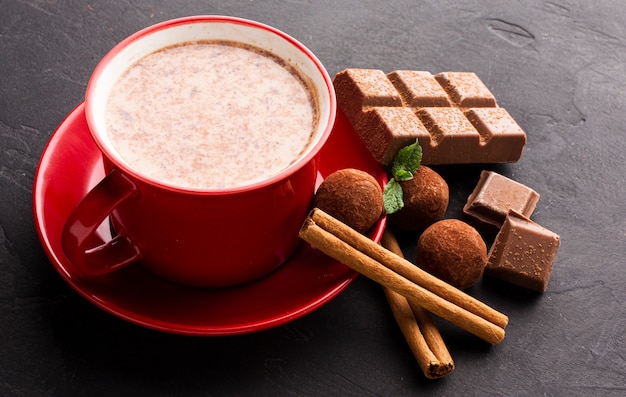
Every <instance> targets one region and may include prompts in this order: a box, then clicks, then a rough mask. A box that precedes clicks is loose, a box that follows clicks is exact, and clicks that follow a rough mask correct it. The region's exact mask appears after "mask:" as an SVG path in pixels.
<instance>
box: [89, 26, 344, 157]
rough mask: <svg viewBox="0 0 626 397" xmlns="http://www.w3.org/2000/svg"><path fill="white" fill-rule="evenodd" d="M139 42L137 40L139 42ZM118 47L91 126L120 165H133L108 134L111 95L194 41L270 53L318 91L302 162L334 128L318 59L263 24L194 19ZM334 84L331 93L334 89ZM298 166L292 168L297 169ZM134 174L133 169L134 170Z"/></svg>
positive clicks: (93, 96)
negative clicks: (142, 68) (141, 65)
mask: <svg viewBox="0 0 626 397" xmlns="http://www.w3.org/2000/svg"><path fill="white" fill-rule="evenodd" d="M135 36H137V37H135ZM135 36H131V38H130V39H127V40H126V41H123V42H122V43H120V44H119V45H118V46H117V47H115V48H114V49H113V50H111V52H110V53H109V54H107V56H106V57H105V58H104V59H103V61H102V62H101V63H100V64H99V65H98V67H97V68H96V71H95V72H94V75H93V77H92V79H91V81H90V82H89V87H88V89H87V105H86V112H87V120H88V122H89V126H90V129H91V131H92V133H93V134H94V135H95V138H96V140H97V141H98V143H99V144H100V146H101V149H102V150H104V151H106V152H107V154H108V155H109V156H111V155H113V157H114V158H115V159H116V161H117V162H118V163H122V164H126V166H127V167H128V164H127V163H125V161H124V160H123V159H122V158H121V157H120V156H119V155H118V154H117V152H116V150H115V148H114V146H113V145H112V144H111V142H110V140H109V138H108V134H106V129H105V125H106V124H105V106H106V102H107V99H108V96H109V92H110V90H111V88H112V86H113V85H114V84H115V82H116V81H117V80H118V79H119V77H120V76H121V75H122V74H123V73H124V72H125V71H126V70H127V69H128V68H129V67H130V66H131V65H132V64H134V63H135V62H136V61H138V60H140V59H141V58H143V57H145V56H147V55H149V54H151V53H153V52H155V51H158V50H160V49H162V48H165V47H168V46H172V45H176V44H180V43H185V42H189V41H210V40H227V41H236V42H240V43H244V44H248V45H253V46H256V47H259V48H261V49H264V50H266V51H269V52H271V53H273V54H274V55H277V56H278V57H280V58H282V59H283V60H285V61H286V62H288V63H289V64H290V65H291V66H293V67H295V68H297V69H298V70H299V71H300V72H301V73H302V74H303V75H304V76H306V77H308V78H309V79H310V81H311V82H312V83H313V85H314V86H315V87H316V92H317V96H318V97H317V103H318V106H319V108H318V111H319V116H320V118H319V120H320V121H319V123H318V128H317V130H316V132H315V134H314V135H313V139H312V143H311V145H309V149H308V151H307V152H306V153H304V154H303V155H302V157H301V159H300V161H301V160H302V159H304V158H306V157H307V155H309V153H310V152H311V151H312V150H313V149H314V148H315V147H316V146H318V143H319V141H320V139H321V138H322V137H323V136H324V132H325V131H326V130H327V128H330V126H329V122H332V120H331V119H332V115H333V114H334V110H333V109H331V108H332V104H333V103H334V99H332V98H331V96H333V95H334V94H333V92H334V91H333V89H332V83H330V78H329V77H328V74H327V72H326V71H325V70H324V68H323V66H321V63H320V62H319V61H318V60H317V58H315V56H314V55H313V54H312V53H311V52H310V51H309V50H308V49H306V48H305V47H304V46H303V45H302V44H300V43H299V42H297V41H296V40H295V39H293V38H291V37H289V36H288V35H286V34H284V33H282V32H279V31H277V30H275V29H273V28H270V27H268V26H265V25H262V24H259V23H257V22H252V21H247V20H242V19H237V18H232V19H229V18H225V17H219V18H217V19H212V18H210V17H207V18H202V17H200V18H195V19H194V18H189V19H185V20H180V21H179V22H176V23H172V24H162V25H156V27H153V28H152V29H151V28H148V29H146V30H145V31H142V32H139V33H138V34H136V35H135ZM329 84H330V87H329ZM300 161H298V162H296V163H295V164H294V165H292V166H291V167H290V168H292V167H294V166H297V165H298V164H299V163H300ZM128 168H130V167H128Z"/></svg>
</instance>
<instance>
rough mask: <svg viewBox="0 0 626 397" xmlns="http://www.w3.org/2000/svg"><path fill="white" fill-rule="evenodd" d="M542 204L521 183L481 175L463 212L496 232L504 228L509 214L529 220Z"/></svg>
mask: <svg viewBox="0 0 626 397" xmlns="http://www.w3.org/2000/svg"><path fill="white" fill-rule="evenodd" d="M537 201H539V193H537V192H536V191H534V190H533V189H531V188H529V187H528V186H525V185H523V184H521V183H519V182H516V181H514V180H512V179H509V178H507V177H506V176H503V175H500V174H498V173H496V172H493V171H482V172H481V173H480V179H479V180H478V183H477V184H476V187H475V188H474V191H473V192H472V194H470V195H469V197H468V198H467V203H466V204H465V206H464V207H463V212H464V213H465V214H467V215H469V216H470V217H472V218H474V219H476V220H478V221H480V222H482V223H484V224H488V225H493V226H495V227H497V228H499V227H501V226H502V223H503V222H504V219H505V218H506V216H507V215H508V213H509V210H511V209H512V210H515V211H517V212H519V213H520V214H522V215H524V216H526V217H530V215H531V214H532V213H533V211H534V210H535V207H536V206H537Z"/></svg>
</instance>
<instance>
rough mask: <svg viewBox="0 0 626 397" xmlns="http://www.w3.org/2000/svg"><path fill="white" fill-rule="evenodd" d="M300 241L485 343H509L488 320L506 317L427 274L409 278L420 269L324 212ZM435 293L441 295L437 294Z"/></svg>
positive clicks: (306, 226) (307, 223)
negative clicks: (416, 280)
mask: <svg viewBox="0 0 626 397" xmlns="http://www.w3.org/2000/svg"><path fill="white" fill-rule="evenodd" d="M322 226H323V227H322ZM339 236H341V238H340V237H339ZM300 237H301V238H302V239H303V240H305V241H307V242H309V243H310V244H312V245H313V246H315V247H317V249H319V250H320V251H322V252H324V253H325V254H327V255H329V256H331V257H333V258H335V259H337V260H338V261H340V262H342V263H343V264H345V265H347V266H349V267H351V268H353V269H354V270H356V271H357V272H359V273H361V274H363V275H364V276H366V277H368V278H370V279H372V280H374V281H376V282H378V283H379V284H381V285H383V286H386V287H388V288H390V289H391V290H393V291H395V292H397V293H399V294H401V295H403V296H405V297H406V298H407V299H408V300H409V301H414V302H415V303H417V304H418V305H420V306H422V307H423V308H424V309H426V310H428V311H429V312H431V313H434V314H436V315H438V316H439V317H442V318H444V319H446V320H448V321H450V322H452V323H453V324H456V325H457V326H459V327H461V328H463V329H465V330H466V331H468V332H470V333H472V334H474V335H476V336H478V337H479V338H482V339H484V340H485V341H487V342H489V343H491V344H498V343H500V342H502V340H503V339H504V329H503V327H501V326H500V325H499V324H496V323H492V322H490V321H489V320H487V319H486V318H499V319H500V323H505V324H506V323H507V322H508V319H507V317H506V316H504V315H503V314H501V313H498V312H497V311H495V310H493V309H491V308H490V307H489V306H487V305H485V304H483V303H481V302H479V301H477V300H476V299H474V298H472V297H470V296H469V295H467V294H465V293H463V292H462V291H459V290H458V289H456V288H454V287H452V286H450V285H449V284H446V283H445V282H443V281H441V280H439V279H437V278H435V277H433V276H431V275H430V274H428V273H426V272H423V271H422V272H409V271H408V270H410V268H416V267H415V266H414V265H413V264H411V263H410V262H408V261H406V260H405V259H403V258H400V257H398V256H397V255H395V254H393V253H392V252H390V251H388V250H387V249H385V248H383V247H381V246H379V245H378V244H376V243H374V242H373V241H371V240H370V239H368V238H367V237H365V236H363V235H361V234H360V233H358V232H356V231H354V230H352V229H351V228H349V227H348V226H346V225H345V224H343V223H341V222H340V221H338V220H336V219H334V218H332V217H331V216H329V215H328V214H325V213H323V211H321V210H319V209H317V208H316V209H314V210H313V211H312V212H311V214H310V215H309V217H308V218H307V219H306V220H305V222H304V224H303V226H302V229H301V230H300ZM366 253H367V254H366ZM368 254H372V256H369V255H368ZM380 259H382V260H380ZM398 265H400V266H398ZM392 267H394V269H393V270H392ZM398 269H400V270H401V271H402V272H403V273H406V274H409V273H410V274H411V276H416V275H417V276H419V277H418V279H419V282H417V283H416V282H414V281H411V280H409V279H407V278H406V277H405V276H404V275H402V274H399V272H397V270H398ZM422 273H425V275H424V274H422ZM424 286H428V289H426V288H424ZM431 288H432V290H434V291H436V292H437V293H438V294H440V295H438V294H435V293H433V292H432V290H430V289H431ZM468 308H471V309H472V310H473V311H470V310H469V309H468Z"/></svg>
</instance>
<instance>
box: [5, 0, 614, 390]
mask: <svg viewBox="0 0 626 397" xmlns="http://www.w3.org/2000/svg"><path fill="white" fill-rule="evenodd" d="M0 10H2V11H0V93H1V94H0V149H1V154H0V197H1V200H0V395H3V396H4V395H7V396H12V395H15V396H74V395H89V396H94V395H133V396H136V395H272V396H277V395H358V396H368V395H381V396H401V395H436V396H444V395H445V396H452V395H503V396H511V395H518V396H539V395H545V396H561V395H562V396H622V395H624V394H625V393H626V375H625V373H626V363H625V360H626V347H625V340H626V335H625V331H624V330H625V329H626V306H625V303H624V302H626V296H625V295H626V294H625V285H626V275H625V274H626V272H625V270H624V254H625V253H626V217H625V211H624V200H625V199H626V178H625V176H624V175H625V165H626V161H625V160H626V154H625V153H626V140H625V139H624V129H625V128H626V127H625V126H626V123H625V122H624V121H625V119H624V110H625V109H626V95H624V92H626V77H625V76H626V11H625V9H624V4H623V3H622V2H619V1H609V0H604V1H594V2H587V1H565V0H554V1H524V2H517V1H515V2H513V1H511V2H506V3H505V2H501V1H496V0H490V1H478V0H475V1H424V2H417V1H385V2H381V1H327V0H324V1H314V0H309V1H280V2H278V1H256V0H255V1H245V2H244V1H236V2H220V1H167V2H166V1H156V0H153V1H120V2H104V1H102V2H83V1H70V0H68V1H56V0H0ZM192 14H226V15H235V16H240V17H245V18H250V19H255V20H258V21H261V22H264V23H267V24H270V25H273V26H275V27H277V28H279V29H281V30H284V31H286V32H287V33H289V34H291V35H292V36H294V37H296V38H297V39H299V40H300V41H302V42H303V43H304V44H305V45H307V46H308V47H309V48H310V49H311V50H312V51H313V52H315V53H316V54H317V55H318V56H319V58H320V59H321V60H322V62H323V63H324V64H325V65H326V67H327V69H328V71H329V73H330V74H331V75H334V74H335V73H337V72H339V71H341V70H343V69H345V68H349V67H367V68H377V69H382V70H384V71H385V72H390V71H393V70H396V69H412V70H427V71H430V72H431V73H438V72H441V71H472V72H475V73H476V74H478V76H479V77H480V78H481V79H482V80H483V82H485V84H486V85H487V86H488V87H489V88H490V89H491V90H492V92H493V93H494V95H495V96H496V98H497V100H498V102H499V104H500V105H501V106H503V107H505V108H506V109H507V110H508V111H509V112H510V113H511V115H512V116H513V117H514V118H515V119H516V121H517V122H518V123H519V124H520V125H521V126H522V128H524V130H525V131H526V133H527V134H528V144H527V146H526V148H525V152H524V155H523V157H522V159H521V160H520V161H519V163H516V164H510V165H501V166H481V165H474V166H462V167H458V166H449V167H438V168H436V169H437V170H438V171H440V172H441V174H442V175H443V176H444V177H445V178H446V179H447V181H448V183H449V184H450V192H451V204H450V208H449V210H448V213H447V216H448V217H459V216H460V214H461V208H462V206H463V204H464V203H465V199H466V198H467V196H468V195H469V194H470V193H471V191H472V189H473V187H474V185H475V183H476V182H477V181H478V176H479V174H480V171H481V170H482V169H484V168H488V169H492V170H496V171H498V172H500V173H503V174H505V175H507V176H509V177H511V178H512V179H514V180H517V181H519V182H522V183H524V184H527V185H528V186H530V187H532V188H533V189H535V190H536V191H537V192H539V193H540V194H541V199H540V200H539V203H538V205H537V209H536V210H535V213H534V214H533V220H535V221H536V222H538V223H540V224H541V225H543V226H544V227H547V228H548V229H550V230H552V231H554V232H556V233H558V234H560V235H561V238H562V244H561V248H560V250H559V252H558V254H557V258H556V262H555V265H554V271H553V275H552V279H551V281H550V284H549V286H548V290H547V291H546V292H545V293H544V294H541V295H537V294H534V293H530V292H526V291H523V290H521V289H517V288H513V287H510V286H508V285H505V284H503V283H500V282H497V281H495V280H492V279H484V280H483V281H481V282H479V283H478V285H476V286H474V287H473V288H472V289H470V291H469V292H470V293H471V294H472V295H474V296H476V297H478V298H479V299H482V300H484V301H485V302H487V303H489V304H490V305H492V306H494V307H495V308H497V309H499V310H501V311H503V312H505V313H506V314H508V315H509V317H510V325H509V327H508V328H507V337H506V338H505V340H504V342H503V343H502V344H500V345H498V346H493V347H492V346H488V345H486V344H485V343H483V342H481V341H479V340H478V339H476V338H475V337H472V336H471V335H469V334H467V333H466V332H464V331H462V330H460V329H458V328H456V327H454V326H452V325H449V324H447V323H444V322H438V324H440V329H441V332H442V333H443V337H444V339H445V340H446V342H447V343H448V347H449V349H450V351H451V354H452V356H453V358H454V360H455V362H456V367H457V368H456V370H455V372H454V373H453V374H452V375H450V376H449V377H447V378H444V379H442V380H438V381H427V380H426V379H425V378H424V377H423V376H422V374H421V373H420V371H419V368H418V366H417V364H416V363H415V361H414V359H413V357H412V356H411V353H410V351H409V350H408V348H407V346H406V344H405V342H404V340H403V338H402V335H401V334H400V331H399V330H398V329H397V327H396V325H395V323H394V320H393V317H392V316H391V314H390V312H389V310H388V307H387V304H386V302H385V298H384V296H383V293H382V291H381V289H380V288H379V287H378V286H377V285H376V284H374V283H372V282H370V281H369V280H367V279H365V278H363V277H359V278H358V279H357V280H356V281H355V282H354V283H353V284H352V285H351V286H350V287H349V288H348V289H347V290H346V291H345V292H344V293H342V294H341V295H340V296H339V297H337V298H336V299H335V300H333V301H332V302H330V303H329V304H327V305H326V306H324V307H322V308H321V309H319V310H317V311H316V312H314V313H312V314H310V315H308V316H306V317H303V318H301V319H299V320H297V321H295V322H292V323H290V324H287V325H285V326H282V327H279V328H275V329H272V330H268V331H263V332H259V333H255V334H250V335H244V336H237V337H225V338H196V337H182V336H177V335H170V334H164V333H159V332H156V331H151V330H148V329H144V328H141V327H138V326H135V325H132V324H129V323H127V322H125V321H123V320H121V319H118V318H117V317H114V316H112V315H109V314H107V313H105V312H103V311H102V310H100V309H98V308H96V307H95V306H93V305H92V304H90V303H89V302H87V301H86V300H85V299H83V298H82V297H80V296H78V294H76V293H75V292H74V291H73V290H72V289H71V288H70V287H68V286H67V285H66V284H65V283H64V282H63V281H62V279H61V278H60V277H59V275H58V274H57V273H56V272H55V270H54V269H53V267H52V266H51V264H50V262H49V261H48V260H47V258H46V256H45V254H44V252H43V250H42V248H41V246H40V244H39V241H38V239H37V235H36V231H35V227H34V223H33V216H32V212H31V191H32V183H33V177H34V173H35V169H36V166H37V162H38V159H39V156H40V155H41V152H42V150H43V149H44V145H45V143H46V142H47V140H48V138H49V137H50V135H51V133H52V132H53V130H54V129H55V127H56V126H57V125H58V124H59V123H60V122H61V120H62V119H63V117H64V116H65V115H66V114H67V113H68V112H69V111H70V110H71V109H73V108H74V106H76V105H77V104H78V103H79V102H80V101H81V100H82V98H83V96H84V91H85V88H86V83H87V81H88V78H89V75H90V73H91V71H92V70H93V68H94V67H95V65H96V63H97V62H98V60H99V59H100V58H101V57H102V56H103V55H104V54H105V53H106V51H107V50H109V49H110V48H111V47H112V46H113V45H114V44H115V43H116V42H118V41H120V40H121V39H123V38H124V37H125V36H127V35H129V34H130V33H132V32H134V31H136V30H138V29H140V28H143V27H145V26H147V25H150V24H153V23H156V22H159V21H162V20H165V19H170V18H174V17H179V16H185V15H192ZM490 238H492V236H486V239H487V241H488V242H489V239H490ZM401 242H402V243H403V247H404V248H405V250H406V253H407V255H408V257H409V259H412V258H411V255H414V251H415V249H414V244H415V236H411V235H403V236H401Z"/></svg>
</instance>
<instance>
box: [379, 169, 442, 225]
mask: <svg viewBox="0 0 626 397" xmlns="http://www.w3.org/2000/svg"><path fill="white" fill-rule="evenodd" d="M400 185H401V186H402V192H403V197H404V207H403V208H402V209H401V210H400V211H398V212H396V213H394V214H392V215H390V216H389V220H390V221H391V222H392V223H393V224H394V225H395V226H397V227H399V228H401V229H405V230H424V229H426V228H427V227H428V226H430V225H432V224H433V223H435V222H437V221H439V220H441V218H443V215H444V214H445V213H446V209H447V208H448V202H449V198H450V194H449V190H448V184H447V183H446V181H445V180H444V179H443V178H442V177H441V176H440V175H439V174H438V173H437V172H435V171H433V170H432V169H431V168H429V167H426V166H424V165H421V166H420V167H419V168H418V169H417V171H416V172H415V175H414V176H413V179H410V180H408V181H403V182H400Z"/></svg>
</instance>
